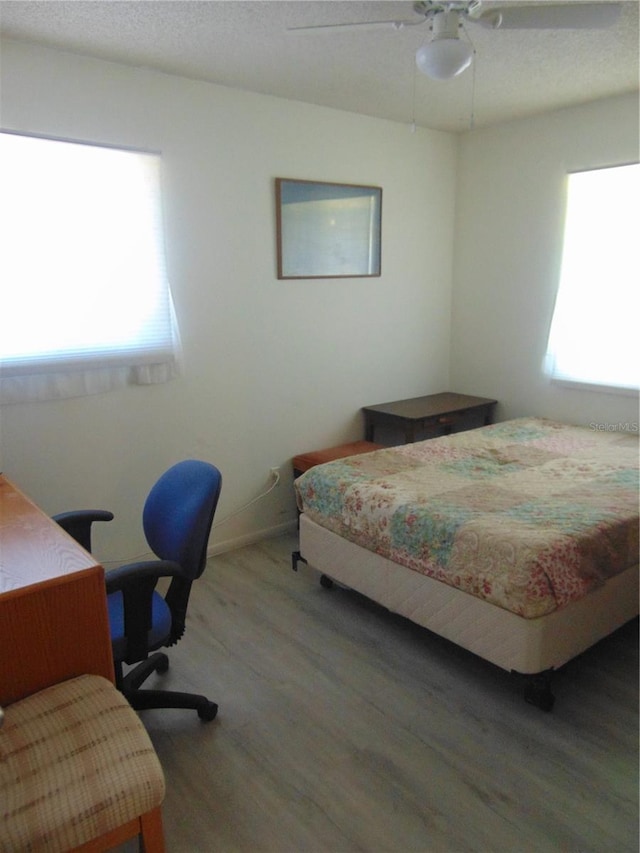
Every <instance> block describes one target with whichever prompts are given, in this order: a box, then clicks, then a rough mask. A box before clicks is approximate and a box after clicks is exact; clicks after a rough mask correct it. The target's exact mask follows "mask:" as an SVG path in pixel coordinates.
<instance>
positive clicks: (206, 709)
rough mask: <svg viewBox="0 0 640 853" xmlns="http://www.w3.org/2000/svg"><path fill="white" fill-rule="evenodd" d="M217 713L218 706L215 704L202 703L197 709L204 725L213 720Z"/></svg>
mask: <svg viewBox="0 0 640 853" xmlns="http://www.w3.org/2000/svg"><path fill="white" fill-rule="evenodd" d="M217 713H218V706H217V705H216V703H215V702H206V703H203V704H202V705H201V706H200V707H199V708H198V716H199V717H200V719H201V720H204V721H205V723H209V722H211V720H215V718H216V714H217Z"/></svg>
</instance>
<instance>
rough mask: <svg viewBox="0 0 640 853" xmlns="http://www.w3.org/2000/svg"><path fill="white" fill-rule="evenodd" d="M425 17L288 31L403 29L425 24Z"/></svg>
mask: <svg viewBox="0 0 640 853" xmlns="http://www.w3.org/2000/svg"><path fill="white" fill-rule="evenodd" d="M424 22H425V19H424V18H420V19H419V20H412V21H398V20H395V21H353V22H352V23H348V24H347V23H345V24H311V25H310V26H306V27H287V32H288V33H302V32H314V33H317V32H322V30H380V29H384V28H386V29H389V28H391V29H394V30H403V29H404V28H405V27H415V26H417V25H419V24H424Z"/></svg>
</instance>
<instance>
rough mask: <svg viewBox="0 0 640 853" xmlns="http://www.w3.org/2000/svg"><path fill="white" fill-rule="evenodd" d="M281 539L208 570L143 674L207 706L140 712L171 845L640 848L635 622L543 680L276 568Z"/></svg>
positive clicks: (285, 544) (599, 851)
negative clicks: (524, 687) (156, 660)
mask: <svg viewBox="0 0 640 853" xmlns="http://www.w3.org/2000/svg"><path fill="white" fill-rule="evenodd" d="M295 546H296V540H295V537H293V536H283V537H280V538H278V539H273V540H269V541H266V542H263V543H259V544H257V545H252V546H249V547H246V548H243V549H240V550H238V551H235V552H232V553H229V554H224V555H220V556H218V557H215V558H213V559H211V560H210V564H209V566H208V567H207V571H206V572H205V575H204V576H203V578H202V579H201V580H200V581H199V582H198V583H197V584H196V585H195V586H194V589H193V592H192V601H191V604H190V611H189V616H188V622H187V632H186V634H185V637H184V639H183V640H182V641H181V643H180V644H179V645H178V646H176V647H175V648H174V649H171V650H170V657H171V667H170V670H169V672H168V673H167V674H166V675H164V676H158V677H157V681H158V682H162V684H163V685H166V687H167V688H174V689H186V690H194V691H197V692H202V693H205V694H207V695H208V696H209V697H210V698H211V699H214V700H215V701H217V702H218V703H219V705H220V711H219V715H218V717H217V719H216V720H215V721H214V722H212V723H201V722H200V721H199V720H198V718H197V716H196V714H195V713H192V712H185V711H175V710H167V711H147V712H143V713H142V714H141V716H142V719H143V721H144V722H145V725H146V726H147V729H148V731H149V733H150V735H151V737H152V740H153V742H154V744H155V746H156V748H157V750H158V754H159V756H160V759H161V761H162V764H163V767H164V769H165V773H166V777H167V798H166V802H165V806H164V822H165V831H166V836H167V849H168V851H170V853H183V851H184V853H196V851H221V853H235V851H237V852H238V853H241V851H264V852H265V853H289V851H291V853H294V851H309V853H316V851H317V853H325V851H336V853H351V851H372V853H378V852H379V853H384V851H389V853H408V851H446V853H449V852H450V851H451V852H452V853H458V851H460V852H461V853H462V851H482V853H484V851H487V852H488V853H493V851H519V853H520V851H536V853H541V851H581V853H588V851H593V853H603V851H615V852H616V853H624V851H633V852H634V853H637V850H638V623H637V620H635V621H634V622H632V623H629V624H628V625H626V626H625V627H624V628H622V629H621V630H620V631H618V632H617V633H616V634H614V635H613V636H611V637H609V638H607V639H606V640H604V641H603V642H601V643H599V644H598V645H597V646H596V647H594V648H593V649H591V650H589V651H588V652H587V653H585V654H584V655H582V656H580V657H579V658H577V659H576V660H574V661H572V662H571V663H570V664H568V665H567V666H566V667H565V668H564V669H563V670H562V671H561V672H560V673H558V674H557V676H556V681H555V683H554V691H555V693H556V705H555V708H554V711H553V712H552V713H551V714H547V713H544V712H542V711H540V710H538V709H537V708H535V707H533V706H530V705H527V704H526V703H525V702H524V701H523V699H522V692H521V685H519V684H518V682H517V679H516V678H515V677H513V676H511V675H509V674H508V673H506V672H504V671H502V670H500V669H498V668H497V667H494V666H492V665H490V664H488V663H486V662H484V661H482V660H480V659H478V658H477V657H475V656H473V655H471V654H470V653H468V652H465V651H463V650H462V649H459V648H457V647H456V646H453V645H452V644H450V643H448V642H446V641H444V640H442V639H441V638H438V637H436V636H435V635H433V634H431V633H430V632H428V631H426V630H424V629H421V628H418V627H416V626H414V625H411V624H410V623H409V622H407V621H406V620H404V619H401V618H399V617H396V616H394V615H392V614H390V613H388V612H387V611H385V610H383V609H382V608H380V607H378V606H376V605H374V604H372V603H371V602H368V601H366V600H365V599H363V598H362V597H361V596H358V595H357V594H355V593H352V592H350V591H347V590H343V589H334V590H331V591H328V590H325V589H323V588H322V587H321V586H320V585H319V584H318V578H317V576H316V574H315V573H314V572H313V571H312V570H311V569H309V568H308V567H307V566H305V565H304V564H300V571H299V572H297V573H294V572H292V571H291V568H290V552H291V550H292V549H293V548H294V547H295Z"/></svg>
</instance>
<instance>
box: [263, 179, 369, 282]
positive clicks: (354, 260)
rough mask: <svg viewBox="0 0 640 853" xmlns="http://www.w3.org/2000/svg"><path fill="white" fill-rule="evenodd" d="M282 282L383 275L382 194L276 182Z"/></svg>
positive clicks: (349, 187)
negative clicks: (287, 280)
mask: <svg viewBox="0 0 640 853" xmlns="http://www.w3.org/2000/svg"><path fill="white" fill-rule="evenodd" d="M276 231H277V256H278V278H279V279H300V278H365V277H366V278H369V277H375V276H380V274H381V238H382V189H381V188H380V187H372V186H362V185H359V184H339V183H335V184H333V183H329V182H326V181H307V180H294V179H292V178H276Z"/></svg>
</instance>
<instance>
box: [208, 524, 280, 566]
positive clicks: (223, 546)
mask: <svg viewBox="0 0 640 853" xmlns="http://www.w3.org/2000/svg"><path fill="white" fill-rule="evenodd" d="M296 528H297V521H296V519H291V521H285V522H283V523H282V524H276V525H275V526H274V527H265V528H263V529H262V530H255V531H253V532H252V533H245V534H244V535H243V536H236V537H235V538H233V539H225V540H224V541H223V542H213V543H211V544H210V545H209V548H208V549H207V556H208V557H215V556H216V554H224V553H225V552H226V551H235V550H236V549H237V548H244V546H245V545H253V544H254V543H255V542H261V541H262V540H263V539H274V538H275V537H276V536H281V535H282V534H284V533H291V532H293V531H295V530H296Z"/></svg>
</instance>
